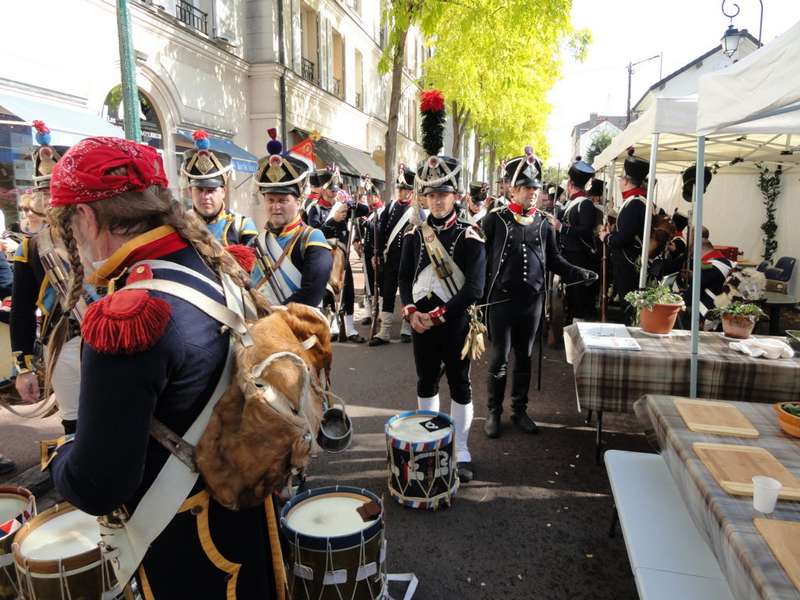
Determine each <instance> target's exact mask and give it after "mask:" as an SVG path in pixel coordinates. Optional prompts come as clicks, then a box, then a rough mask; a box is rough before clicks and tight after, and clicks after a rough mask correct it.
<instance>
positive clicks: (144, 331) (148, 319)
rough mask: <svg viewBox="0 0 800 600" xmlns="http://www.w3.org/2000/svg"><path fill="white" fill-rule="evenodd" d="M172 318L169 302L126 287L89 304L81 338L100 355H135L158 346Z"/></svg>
mask: <svg viewBox="0 0 800 600" xmlns="http://www.w3.org/2000/svg"><path fill="white" fill-rule="evenodd" d="M129 280H130V278H129ZM171 316H172V308H171V307H170V305H169V303H168V302H167V301H166V300H162V299H161V298H156V297H155V296H151V295H150V293H149V292H148V291H147V290H126V289H125V288H123V289H121V290H119V291H118V292H114V293H113V294H111V295H110V296H106V297H105V298H103V299H101V300H98V301H97V302H93V303H92V304H90V305H89V308H88V309H87V311H86V314H85V316H84V318H83V323H82V325H81V335H82V336H83V339H84V341H85V342H86V343H87V344H89V345H90V346H91V347H92V348H94V349H95V350H96V351H98V352H103V353H105V354H136V353H137V352H144V351H145V350H149V349H150V348H152V347H153V346H155V345H156V343H157V342H158V341H159V340H160V339H161V337H162V336H163V335H164V332H165V331H166V330H167V325H169V320H170V317H171Z"/></svg>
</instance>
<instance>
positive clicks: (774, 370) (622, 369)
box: [564, 325, 800, 412]
mask: <svg viewBox="0 0 800 600" xmlns="http://www.w3.org/2000/svg"><path fill="white" fill-rule="evenodd" d="M628 329H629V331H630V332H631V335H632V336H633V337H634V338H636V341H637V342H639V345H640V346H641V347H642V349H641V351H638V352H637V351H633V350H606V349H597V348H587V347H586V346H585V345H584V344H583V341H582V340H581V336H580V333H579V331H578V327H577V326H576V325H570V326H569V327H566V328H564V345H565V347H566V352H567V362H569V363H570V364H571V365H572V367H573V370H574V372H575V390H576V392H577V397H578V410H580V409H582V408H585V409H590V410H595V411H610V412H632V410H633V408H632V407H633V403H634V402H636V401H637V400H638V399H639V398H641V397H642V396H643V395H644V394H669V395H675V396H688V395H689V377H690V360H691V336H690V335H689V332H688V331H675V332H673V334H672V335H670V336H668V337H655V336H651V335H647V334H645V333H642V331H641V330H640V329H638V328H633V327H630V328H628ZM759 337H762V336H759ZM763 337H766V336H763ZM729 343H730V342H729V341H728V340H726V339H724V338H723V337H722V334H719V333H710V332H701V333H700V348H699V354H698V378H697V395H698V397H700V398H720V399H725V400H740V401H746V402H787V401H796V400H798V399H799V398H800V359H798V358H787V359H777V360H768V359H765V358H752V357H749V356H745V355H744V354H741V353H740V352H736V351H735V350H731V349H730V348H729V347H728V344H729Z"/></svg>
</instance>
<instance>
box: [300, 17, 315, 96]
mask: <svg viewBox="0 0 800 600" xmlns="http://www.w3.org/2000/svg"><path fill="white" fill-rule="evenodd" d="M300 39H301V41H300V54H301V61H300V62H301V69H300V75H301V76H302V77H303V79H305V80H307V81H310V82H311V83H316V84H318V83H319V17H318V16H317V12H316V11H315V10H314V9H312V8H311V7H310V6H308V5H307V4H303V6H302V8H301V9H300Z"/></svg>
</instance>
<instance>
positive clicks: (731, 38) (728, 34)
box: [721, 0, 764, 58]
mask: <svg viewBox="0 0 800 600" xmlns="http://www.w3.org/2000/svg"><path fill="white" fill-rule="evenodd" d="M727 1H728V0H722V6H721V9H722V14H723V15H725V16H726V17H728V18H729V19H730V23H729V24H728V28H727V29H726V30H725V33H724V34H723V35H722V52H723V53H724V54H725V56H727V57H728V58H730V57H732V56H733V55H734V54H736V51H737V50H738V49H739V42H740V41H741V39H742V38H743V37H744V30H742V31H740V30H738V29H736V28H735V27H734V26H733V18H734V17H736V16H737V15H738V14H739V13H740V12H741V8H740V7H739V5H738V4H736V3H733V6H734V8H735V9H736V12H731V13H730V14H729V13H727V12H726V11H725V3H726V2H727ZM758 4H759V6H760V7H761V16H760V17H759V20H758V45H759V47H760V46H761V33H762V30H763V27H764V1H763V0H758Z"/></svg>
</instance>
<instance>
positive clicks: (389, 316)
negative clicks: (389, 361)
mask: <svg viewBox="0 0 800 600" xmlns="http://www.w3.org/2000/svg"><path fill="white" fill-rule="evenodd" d="M393 321H394V314H393V313H390V312H381V329H380V331H379V332H378V335H377V336H375V337H379V338H381V339H382V340H385V341H387V342H388V341H389V340H390V339H392V323H393Z"/></svg>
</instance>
